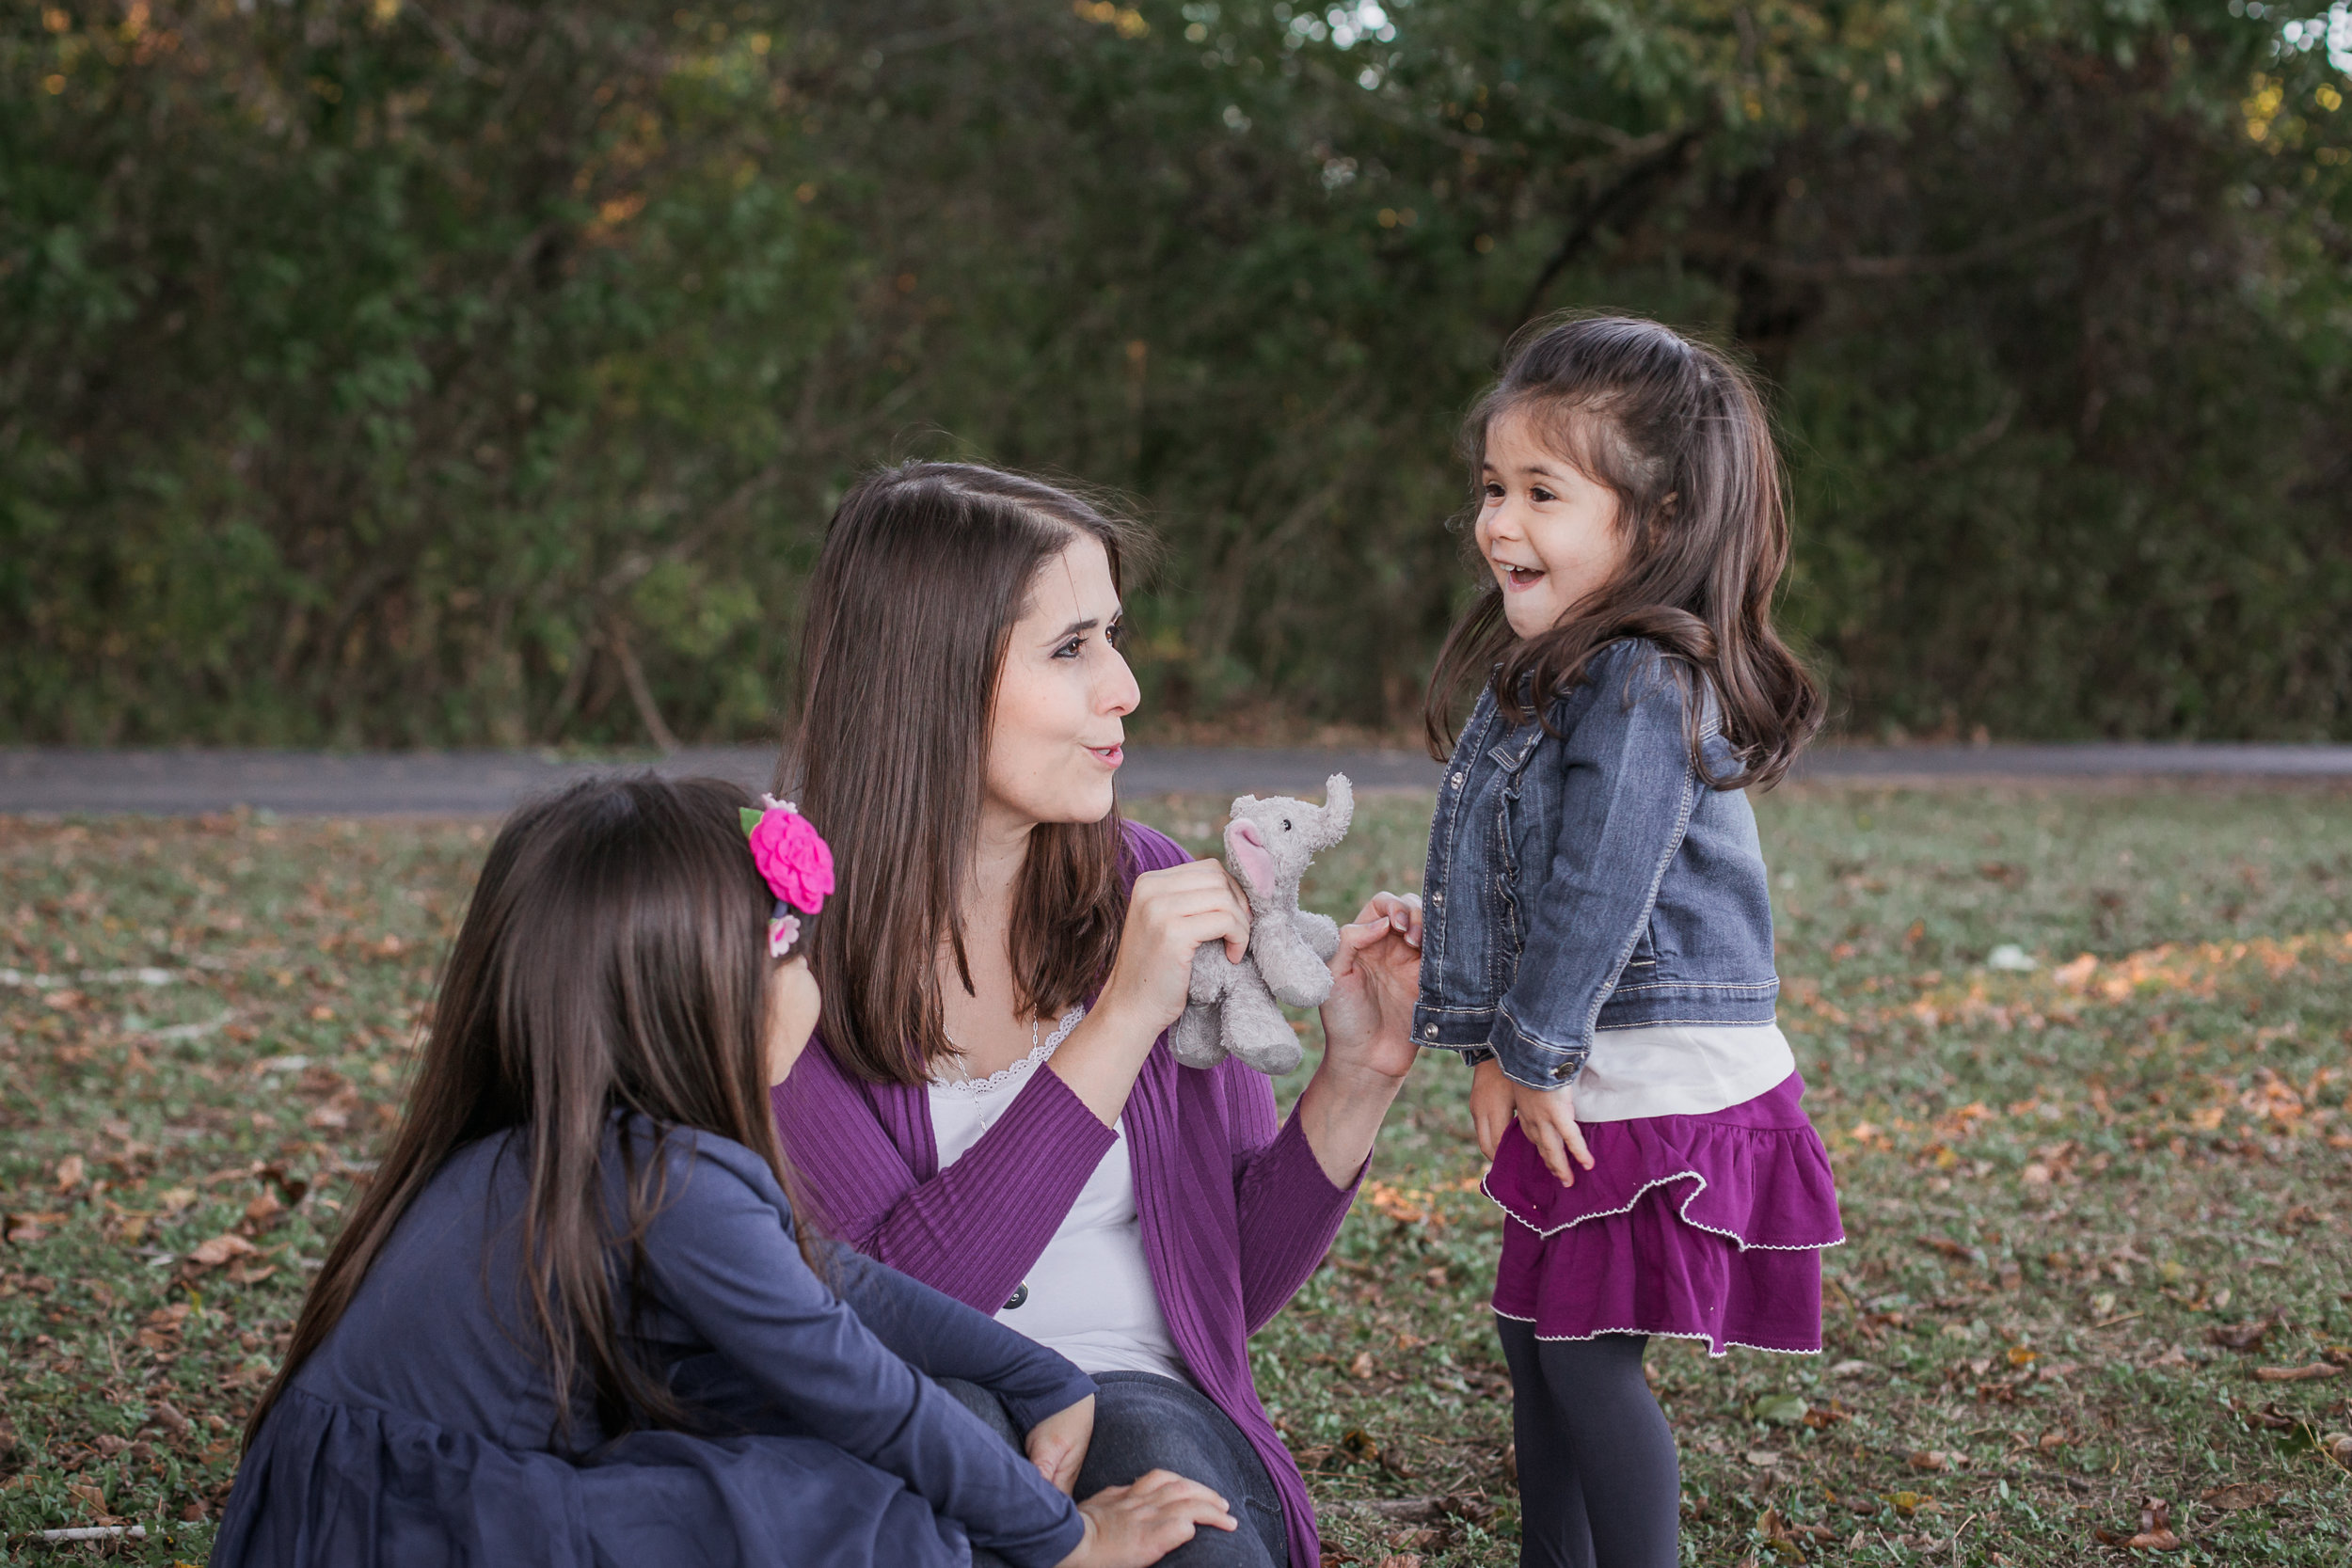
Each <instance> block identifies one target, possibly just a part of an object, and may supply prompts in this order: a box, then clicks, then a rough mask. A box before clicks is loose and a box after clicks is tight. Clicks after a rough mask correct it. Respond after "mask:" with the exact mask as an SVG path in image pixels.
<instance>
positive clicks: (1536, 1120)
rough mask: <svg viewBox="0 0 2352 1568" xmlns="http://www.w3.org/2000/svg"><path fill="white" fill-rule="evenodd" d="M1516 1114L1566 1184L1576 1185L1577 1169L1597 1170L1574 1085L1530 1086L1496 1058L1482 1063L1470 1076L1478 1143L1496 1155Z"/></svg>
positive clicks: (1553, 1171)
mask: <svg viewBox="0 0 2352 1568" xmlns="http://www.w3.org/2000/svg"><path fill="white" fill-rule="evenodd" d="M1514 1117H1517V1118H1518V1124H1519V1132H1521V1133H1523V1134H1524V1135H1525V1136H1526V1138H1527V1141H1528V1142H1529V1143H1532V1144H1534V1146H1535V1152H1536V1153H1537V1154H1540V1155H1542V1156H1543V1161H1544V1166H1545V1168H1546V1169H1548V1170H1549V1171H1550V1172H1551V1174H1552V1175H1554V1176H1556V1177H1558V1178H1559V1179H1560V1184H1561V1185H1562V1186H1564V1187H1573V1186H1575V1185H1576V1167H1577V1166H1578V1165H1582V1166H1583V1167H1584V1168H1585V1169H1586V1170H1591V1169H1592V1168H1593V1155H1592V1150H1590V1149H1588V1148H1585V1147H1584V1130H1583V1129H1582V1128H1581V1127H1579V1126H1578V1125H1577V1122H1576V1091H1575V1090H1574V1089H1531V1088H1529V1087H1528V1086H1527V1085H1525V1084H1515V1083H1513V1082H1512V1081H1511V1080H1510V1079H1509V1078H1507V1077H1505V1076H1504V1075H1503V1071H1502V1064H1500V1063H1498V1062H1496V1061H1495V1060H1494V1059H1493V1058H1492V1057H1489V1058H1488V1059H1486V1061H1483V1062H1481V1063H1479V1064H1478V1067H1477V1069H1475V1072H1474V1075H1473V1076H1472V1078H1471V1079H1470V1123H1471V1125H1472V1126H1474V1127H1475V1128H1476V1129H1477V1130H1478V1147H1479V1148H1482V1149H1484V1150H1485V1151H1486V1158H1487V1159H1489V1160H1491V1159H1493V1158H1494V1157H1495V1149H1496V1148H1497V1147H1499V1146H1500V1145H1501V1144H1502V1134H1503V1133H1505V1132H1509V1131H1510V1130H1511V1122H1512V1118H1514Z"/></svg>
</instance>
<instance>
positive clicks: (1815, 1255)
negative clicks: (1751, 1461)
mask: <svg viewBox="0 0 2352 1568" xmlns="http://www.w3.org/2000/svg"><path fill="white" fill-rule="evenodd" d="M1803 1099H1804V1079H1802V1078H1801V1077H1799V1076H1798V1075H1797V1074H1795V1073H1793V1072H1792V1073H1790V1074H1789V1075H1788V1077H1787V1078H1785V1079H1783V1080H1782V1081H1781V1082H1780V1083H1779V1085H1776V1086H1775V1087H1773V1088H1771V1089H1769V1090H1767V1091H1765V1092H1764V1093H1762V1094H1760V1095H1757V1096H1756V1098H1755V1099H1754V1100H1750V1101H1742V1102H1741V1103H1740V1104H1738V1105H1734V1106H1731V1107H1729V1108H1728V1109H1725V1110H1721V1111H1716V1112H1713V1113H1710V1114H1709V1115H1707V1116H1702V1117H1641V1118H1638V1119H1635V1120H1632V1121H1597V1122H1588V1123H1586V1124H1585V1126H1584V1141H1585V1144H1586V1146H1587V1147H1588V1148H1590V1149H1591V1150H1592V1154H1593V1168H1592V1169H1591V1170H1589V1171H1586V1170H1580V1171H1578V1172H1577V1176H1576V1185H1575V1186H1573V1187H1564V1186H1562V1185H1561V1184H1560V1180H1559V1179H1558V1178H1557V1177H1555V1176H1553V1175H1552V1174H1551V1172H1550V1171H1549V1170H1547V1169H1546V1168H1545V1167H1544V1162H1543V1157H1542V1156H1541V1155H1539V1154H1538V1153H1536V1151H1535V1146H1534V1144H1532V1143H1530V1142H1528V1140H1527V1139H1526V1138H1524V1137H1523V1136H1521V1135H1520V1133H1519V1130H1518V1127H1517V1126H1514V1127H1513V1128H1512V1129H1511V1130H1510V1132H1507V1133H1505V1134H1504V1135H1503V1139H1502V1147H1501V1148H1498V1149H1497V1150H1496V1151H1495V1163H1494V1168H1493V1169H1492V1170H1490V1171H1488V1172H1487V1173H1486V1196H1488V1197H1490V1198H1492V1199H1494V1201H1495V1202H1496V1203H1497V1204H1498V1205H1500V1206H1501V1207H1502V1211H1503V1212H1504V1213H1506V1214H1508V1215H1509V1216H1510V1219H1509V1221H1508V1222H1507V1223H1506V1224H1505V1225H1504V1226H1503V1238H1502V1265H1501V1267H1500V1268H1499V1269H1498V1271H1497V1273H1496V1277H1495V1296H1494V1309H1495V1311H1496V1313H1497V1314H1498V1315H1500V1316H1502V1317H1506V1318H1515V1319H1517V1320H1518V1321H1519V1322H1521V1323H1534V1325H1535V1335H1536V1338H1540V1339H1589V1338H1593V1337H1594V1336H1595V1335H1597V1334H1659V1335H1667V1336H1670V1337H1673V1338H1685V1339H1704V1340H1706V1341H1707V1343H1708V1350H1709V1351H1710V1352H1711V1353H1712V1354H1716V1355H1721V1354H1724V1349H1725V1347H1727V1346H1730V1345H1742V1346H1746V1347H1747V1348H1749V1349H1752V1350H1767V1351H1783V1352H1789V1353H1794V1354H1812V1353H1818V1352H1819V1351H1820V1348H1821V1248H1823V1247H1828V1246H1836V1245H1837V1244H1838V1243H1841V1242H1843V1241H1844V1240H1845V1239H1846V1232H1845V1227H1844V1226H1843V1225H1842V1224H1841V1223H1840V1222H1839V1219H1838V1215H1837V1184H1836V1180H1835V1178H1834V1177H1832V1175H1831V1174H1830V1165H1829V1151H1828V1150H1827V1149H1825V1148H1822V1147H1821V1139H1820V1134H1819V1133H1817V1132H1814V1131H1813V1124H1812V1123H1811V1122H1809V1121H1807V1120H1806V1119H1805V1115H1804V1109H1803V1107H1802V1106H1801V1105H1800V1103H1799V1101H1802V1100H1803Z"/></svg>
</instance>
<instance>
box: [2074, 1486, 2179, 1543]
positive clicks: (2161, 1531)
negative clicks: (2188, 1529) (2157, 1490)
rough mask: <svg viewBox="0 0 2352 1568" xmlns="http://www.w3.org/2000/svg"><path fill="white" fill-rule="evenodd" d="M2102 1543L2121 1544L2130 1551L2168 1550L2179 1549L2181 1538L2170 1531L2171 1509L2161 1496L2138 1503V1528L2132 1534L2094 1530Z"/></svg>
mask: <svg viewBox="0 0 2352 1568" xmlns="http://www.w3.org/2000/svg"><path fill="white" fill-rule="evenodd" d="M2092 1533H2093V1534H2094V1535H2096V1536H2097V1538H2098V1540H2099V1542H2100V1544H2103V1545H2107V1546H2122V1547H2124V1548H2125V1549H2127V1550H2131V1551H2142V1552H2170V1551H2177V1550H2179V1549H2180V1545H2181V1538H2180V1537H2179V1536H2177V1535H2175V1534H2173V1533H2172V1511H2171V1508H2170V1506H2169V1504H2167V1503H2166V1502H2165V1501H2164V1499H2163V1498H2161V1497H2151V1498H2149V1499H2148V1500H2147V1501H2146V1502H2145V1503H2143V1504H2141V1505H2140V1510H2139V1529H2138V1530H2137V1532H2136V1533H2135V1534H2132V1535H2125V1534H2124V1533H2123V1532H2122V1531H2121V1530H2108V1529H2103V1530H2095V1531H2093V1532H2092Z"/></svg>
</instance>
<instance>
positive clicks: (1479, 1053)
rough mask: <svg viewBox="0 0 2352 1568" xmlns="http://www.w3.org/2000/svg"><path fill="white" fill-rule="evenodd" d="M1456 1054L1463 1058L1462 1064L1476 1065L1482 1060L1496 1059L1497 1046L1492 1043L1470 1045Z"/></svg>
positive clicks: (1465, 1065)
mask: <svg viewBox="0 0 2352 1568" xmlns="http://www.w3.org/2000/svg"><path fill="white" fill-rule="evenodd" d="M1455 1054H1456V1055H1458V1056H1460V1057H1461V1058H1462V1065H1463V1066H1464V1067H1476V1066H1477V1065H1478V1064H1479V1063H1481V1062H1491V1061H1493V1060H1494V1059H1495V1048H1494V1047H1493V1046H1491V1045H1468V1046H1464V1047H1463V1048H1462V1049H1461V1050H1460V1051H1458V1052H1456V1053H1455Z"/></svg>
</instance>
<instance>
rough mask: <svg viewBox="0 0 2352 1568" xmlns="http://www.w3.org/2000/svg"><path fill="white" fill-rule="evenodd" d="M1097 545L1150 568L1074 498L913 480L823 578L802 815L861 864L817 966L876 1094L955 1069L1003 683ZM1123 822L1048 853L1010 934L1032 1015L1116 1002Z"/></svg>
mask: <svg viewBox="0 0 2352 1568" xmlns="http://www.w3.org/2000/svg"><path fill="white" fill-rule="evenodd" d="M1083 538H1093V539H1096V540H1099V541H1100V542H1101V543H1102V546H1103V549H1104V553H1105V554H1106V555H1108V556H1109V558H1110V569H1111V581H1112V582H1113V583H1114V584H1116V585H1120V587H1121V588H1122V589H1123V586H1124V575H1125V571H1126V568H1127V567H1129V566H1131V565H1133V564H1134V563H1135V562H1136V557H1137V554H1138V552H1139V551H1140V550H1142V549H1144V548H1145V547H1146V546H1147V541H1146V539H1145V537H1144V535H1143V534H1142V533H1141V532H1140V531H1139V530H1137V529H1136V527H1135V525H1133V524H1131V523H1127V522H1124V521H1122V520H1120V519H1118V518H1116V517H1114V516H1113V515H1111V514H1110V513H1108V512H1107V511H1105V510H1104V508H1102V507H1099V506H1096V505H1094V504H1092V503H1091V502H1089V501H1088V500H1086V499H1083V498H1081V497H1079V496H1076V495H1073V493H1071V492H1070V491H1068V490H1066V489H1062V488H1060V487H1057V486H1056V485H1052V484H1048V483H1044V482H1043V481H1041V480H1036V479H1031V478H1028V477H1026V476H1025V475H1022V474H1011V473H1005V472H1002V471H1000V470H998V469H995V468H985V467H977V466H976V465H972V464H965V463H910V464H906V465H904V466H902V467H894V468H884V469H882V470H881V471H880V472H877V473H874V474H870V475H868V476H867V477H866V478H865V479H864V480H861V481H860V482H859V483H857V484H856V485H855V486H853V487H852V488H851V489H850V493H849V494H848V495H847V496H845V497H843V498H842V501H841V505H840V508H839V509H838V510H837V511H835V512H834V515H833V521H832V523H831V524H830V525H828V527H827V529H826V532H825V544H824V548H823V550H822V551H821V552H820V553H819V554H818V559H817V569H816V571H815V572H814V573H813V574H811V576H810V578H809V584H808V594H807V599H806V603H807V606H808V610H807V619H806V621H805V622H804V623H803V628H802V636H801V672H800V701H799V705H798V723H797V726H796V727H797V734H796V735H794V736H792V737H791V739H790V741H789V743H788V744H787V746H786V748H785V755H786V756H787V759H790V760H789V761H787V764H786V766H787V767H797V768H798V769H799V771H800V780H799V784H798V794H799V796H800V800H801V804H802V807H803V809H804V810H805V811H807V813H808V814H809V816H811V817H812V818H814V819H815V820H817V821H819V822H822V823H824V824H825V827H826V831H827V832H829V833H831V834H834V841H835V842H836V843H839V844H842V845H845V846H846V849H845V851H844V852H843V853H842V855H841V856H840V858H839V860H838V862H837V863H836V867H835V871H836V877H837V879H838V885H837V886H836V887H835V889H834V894H833V897H832V899H831V900H830V901H829V902H828V903H827V905H826V907H825V925H824V928H823V929H822V930H820V931H819V932H818V933H817V938H816V941H815V942H814V943H813V944H812V945H811V947H810V950H809V961H810V962H811V963H812V964H813V965H814V966H815V968H816V971H817V976H818V980H819V982H820V983H821V984H822V986H823V989H824V995H825V1000H824V1024H823V1029H822V1033H823V1036H824V1040H825V1044H826V1045H827V1046H828V1047H829V1048H830V1049H831V1050H832V1052H833V1053H834V1058H835V1059H836V1060H838V1061H839V1062H840V1063H841V1064H842V1065H843V1066H844V1067H846V1068H848V1069H850V1070H851V1071H853V1072H855V1073H857V1074H858V1075H860V1076H861V1077H864V1078H866V1079H867V1080H869V1081H871V1082H876V1083H900V1084H919V1083H922V1082H923V1081H925V1080H926V1079H927V1078H929V1077H930V1067H931V1064H932V1063H933V1062H934V1061H936V1060H938V1059H939V1058H940V1057H942V1056H943V1055H946V1054H947V1053H950V1052H952V1051H953V1050H954V1047H953V1046H952V1045H950V1044H949V1043H948V1039H947V1032H946V1024H945V1015H944V1013H943V1011H942V1007H941V1000H940V990H939V981H938V974H937V964H938V960H939V954H940V950H941V948H942V946H943V945H946V946H947V947H949V948H951V950H952V951H953V953H954V956H955V960H956V964H957V967H958V971H959V973H961V974H963V976H964V977H965V980H966V983H967V984H968V983H969V978H970V967H969V964H968V961H967V959H966V955H965V950H964V942H965V932H964V930H963V927H962V921H961V914H960V912H959V911H960V910H961V903H962V894H963V878H964V875H965V873H966V871H967V869H968V868H969V866H970V864H971V860H972V854H973V849H974V846H975V842H976V839H977V834H978V831H979V820H980V805H981V800H982V798H983V796H982V791H983V781H984V777H985V774H986V770H987V763H988V736H989V728H990V724H991V721H992V720H993V717H994V710H995V699H996V683H997V678H998V676H999V675H1000V674H1001V673H1003V670H1004V665H1005V652H1006V648H1007V646H1008V644H1009V641H1010V639H1011V635H1012V628H1013V626H1015V625H1016V624H1017V623H1018V622H1019V621H1020V619H1021V616H1022V613H1023V611H1024V610H1025V608H1026V606H1027V601H1028V597H1029V593H1030V588H1031V584H1032V583H1033V581H1034V580H1035V578H1036V576H1037V573H1038V569H1039V568H1040V567H1041V566H1043V565H1044V564H1045V563H1046V562H1049V561H1051V560H1052V559H1053V558H1054V557H1055V556H1057V555H1058V554H1060V553H1061V552H1062V551H1063V550H1064V549H1066V548H1068V547H1069V546H1071V545H1072V544H1073V542H1075V541H1077V540H1079V539H1083ZM1124 853H1125V838H1124V835H1123V833H1122V832H1121V830H1120V819H1119V812H1118V809H1117V808H1116V806H1114V807H1113V809H1112V811H1111V814H1110V815H1109V816H1106V817H1104V819H1103V820H1102V821H1100V822H1084V823H1073V822H1048V823H1041V824H1040V825H1039V826H1038V827H1036V828H1035V829H1033V830H1032V831H1031V832H1030V834H1029V847H1028V855H1027V858H1026V860H1025V862H1024V863H1023V865H1022V869H1021V880H1020V884H1019V885H1018V886H1017V887H1016V888H1015V889H1014V893H1013V916H1012V929H1011V931H1010V932H1009V945H1010V950H1011V958H1012V972H1013V980H1014V983H1015V985H1016V986H1017V987H1018V988H1019V991H1020V994H1019V997H1018V999H1017V1000H1018V1001H1019V1002H1020V1004H1021V1005H1022V1006H1025V1007H1027V1008H1030V1009H1032V1010H1033V1011H1035V1012H1038V1013H1042V1014H1050V1013H1057V1012H1059V1011H1061V1010H1062V1009H1063V1008H1065V1007H1068V1006H1070V1005H1071V1004H1072V1003H1073V1002H1076V1001H1077V1000H1078V999H1079V998H1081V997H1083V996H1084V995H1086V994H1087V992H1088V991H1089V990H1092V989H1093V987H1094V986H1096V985H1097V984H1099V983H1100V982H1101V980H1102V978H1103V976H1104V974H1107V973H1108V972H1109V969H1110V963H1111V958H1112V957H1113V955H1114V954H1115V953H1116V952H1117V950H1118V945H1119V932H1120V926H1121V925H1122V924H1123V923H1124V921H1125V919H1126V914H1127V899H1126V893H1125V890H1124V885H1123V883H1122V882H1121V880H1120V857H1121V856H1122V855H1123V854H1124Z"/></svg>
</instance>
